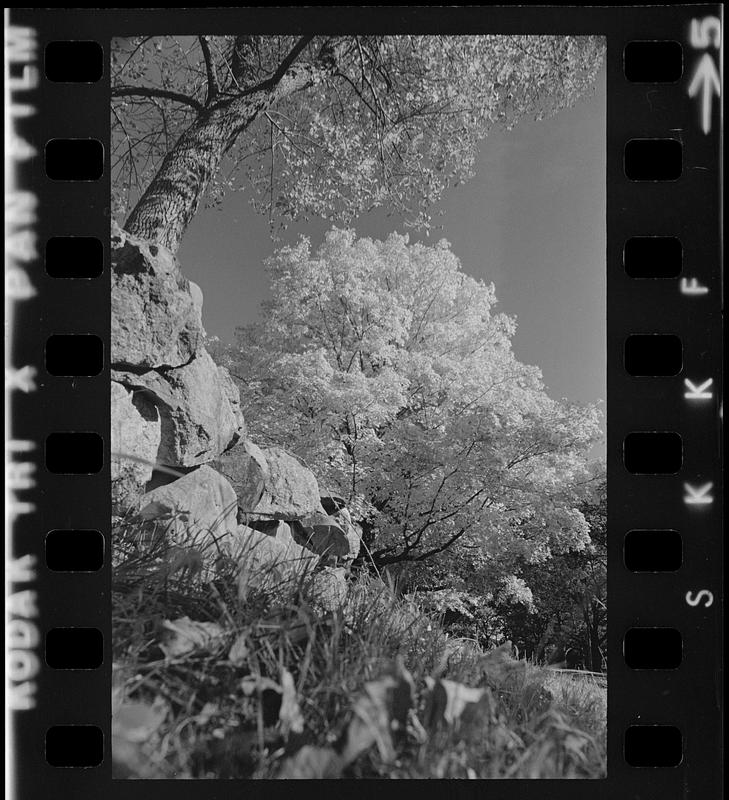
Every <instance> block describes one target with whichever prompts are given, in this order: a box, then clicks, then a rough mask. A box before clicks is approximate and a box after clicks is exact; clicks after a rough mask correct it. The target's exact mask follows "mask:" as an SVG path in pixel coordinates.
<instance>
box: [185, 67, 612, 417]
mask: <svg viewBox="0 0 729 800" xmlns="http://www.w3.org/2000/svg"><path fill="white" fill-rule="evenodd" d="M605 114H606V88H605V68H604V66H603V69H602V70H601V72H600V75H599V77H598V81H597V84H596V87H595V90H594V93H593V94H592V96H587V97H584V98H581V99H580V100H579V101H578V102H577V104H576V105H575V106H574V107H573V108H571V109H567V110H565V111H562V112H560V113H559V114H557V115H556V116H555V117H554V118H552V119H549V120H542V121H539V122H536V121H532V120H528V119H525V120H522V121H521V122H519V124H518V125H517V126H516V127H515V128H514V129H513V130H512V131H509V132H494V133H492V134H490V135H489V136H488V137H487V138H486V139H484V140H483V141H482V143H481V146H480V153H479V158H478V160H477V164H476V175H475V177H474V178H472V179H471V180H470V181H469V182H468V183H466V184H464V185H463V186H459V187H454V188H452V189H450V190H449V191H448V193H447V194H446V195H445V196H444V198H443V200H442V201H441V202H440V203H439V204H438V205H437V206H436V207H435V209H434V212H436V213H437V212H439V211H440V210H442V211H443V212H444V214H443V216H442V217H437V218H436V217H435V214H434V218H435V219H436V221H437V223H438V224H439V225H442V230H436V231H434V232H432V233H431V236H430V237H429V239H426V237H425V236H423V235H422V234H418V233H416V232H415V233H414V232H413V231H412V230H411V231H409V233H410V239H411V241H415V240H422V241H425V242H428V241H430V242H432V243H435V242H437V241H438V240H439V239H441V238H446V239H448V241H449V242H450V243H451V249H452V250H453V252H454V253H455V254H456V255H457V256H458V257H459V259H460V261H461V265H462V268H463V269H464V270H465V271H466V272H467V273H469V274H470V275H472V276H474V277H475V278H480V279H483V280H484V281H485V282H487V283H491V282H493V283H494V285H495V287H496V296H497V298H498V300H499V305H498V306H497V311H499V310H500V311H502V312H505V313H507V314H509V315H515V316H516V317H517V321H518V329H517V333H516V336H515V338H514V352H515V354H516V356H517V358H518V359H519V360H520V361H522V362H524V363H527V364H533V365H536V366H538V367H540V368H541V370H542V373H543V376H544V381H545V386H546V389H547V391H548V393H549V394H550V396H552V397H553V398H555V399H561V398H563V397H565V398H568V399H569V400H573V401H580V402H594V401H596V400H598V399H604V398H605V385H606V352H605V350H606V316H605V315H606V298H605V294H606V288H605V287H606V260H605V258H606V257H605V248H606V216H605V215H606V210H605V186H606V173H605V150H606V133H605ZM329 227H330V224H329V223H325V222H323V221H312V222H308V223H306V224H302V225H292V226H290V227H289V228H288V229H287V230H286V231H284V232H283V233H282V239H281V241H280V242H279V243H278V244H276V243H274V242H273V241H272V240H271V237H270V233H269V227H268V222H267V220H266V218H265V217H264V216H261V215H258V214H256V213H255V212H254V211H253V209H252V208H251V207H250V205H249V204H248V198H247V196H246V194H245V193H244V192H236V193H233V194H230V195H229V196H228V197H227V198H226V200H225V201H224V203H223V204H222V206H221V207H219V208H216V209H206V210H201V211H200V212H198V214H197V216H196V217H195V219H194V220H193V222H192V223H191V225H190V227H189V229H188V231H187V232H186V234H185V238H184V240H183V243H182V246H181V248H180V251H179V258H180V263H181V266H182V271H183V273H184V274H185V276H186V277H188V278H190V279H191V280H193V281H195V282H196V283H198V284H199V285H200V286H201V288H202V290H203V295H204V304H203V323H204V326H205V328H206V330H207V332H208V334H209V335H216V336H219V337H220V338H221V339H222V340H224V341H232V339H233V331H234V329H235V327H236V326H237V325H241V324H245V323H248V322H254V321H255V320H256V318H257V317H258V312H259V307H260V303H261V300H263V299H264V298H265V297H266V296H267V290H268V289H267V277H266V274H265V271H264V268H263V262H264V260H265V258H266V257H267V256H269V255H271V254H272V253H273V252H274V250H275V249H276V247H277V246H280V244H285V243H289V242H292V241H295V240H297V239H298V237H299V235H300V234H301V233H305V234H306V235H307V236H309V237H310V239H311V242H312V249H314V250H315V249H316V248H317V246H318V245H319V243H320V242H321V241H322V238H323V234H324V232H325V231H326V230H327V229H328V228H329ZM352 227H354V228H355V230H356V231H357V234H358V235H359V236H368V237H370V238H376V239H383V238H385V237H386V236H387V235H388V234H389V233H390V232H391V231H393V230H397V231H399V232H404V231H405V228H404V227H403V225H402V220H401V219H400V218H398V217H388V216H387V215H386V213H385V212H384V211H382V210H377V211H375V212H372V213H369V214H367V215H363V216H361V217H360V218H359V219H358V220H357V221H356V222H355V223H354V224H353V225H352Z"/></svg>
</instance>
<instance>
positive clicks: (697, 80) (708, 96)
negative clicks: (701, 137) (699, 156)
mask: <svg viewBox="0 0 729 800" xmlns="http://www.w3.org/2000/svg"><path fill="white" fill-rule="evenodd" d="M699 92H701V130H702V131H703V132H704V133H709V131H710V130H711V102H712V100H713V95H714V92H716V95H717V97H721V81H720V80H719V73H718V72H717V70H716V64H715V63H714V59H713V58H712V57H711V56H710V55H709V54H708V53H704V55H703V56H702V57H701V61H699V65H698V67H696V72H694V77H693V78H692V79H691V83H690V84H689V87H688V93H689V97H696V95H697V94H699Z"/></svg>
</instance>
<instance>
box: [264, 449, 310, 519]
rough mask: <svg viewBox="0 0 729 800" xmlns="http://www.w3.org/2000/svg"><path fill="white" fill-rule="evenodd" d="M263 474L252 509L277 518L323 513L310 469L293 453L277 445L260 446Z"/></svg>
mask: <svg viewBox="0 0 729 800" xmlns="http://www.w3.org/2000/svg"><path fill="white" fill-rule="evenodd" d="M262 452H263V455H264V457H265V459H266V467H267V475H266V480H265V483H264V487H263V494H262V495H261V498H260V500H259V501H258V503H257V504H256V506H255V508H254V509H253V511H254V513H256V514H261V515H263V516H264V517H265V516H269V517H270V516H273V517H278V518H280V519H298V518H301V517H305V516H307V515H309V514H323V513H324V509H323V508H322V507H321V502H320V500H319V484H318V483H317V480H316V478H315V477H314V473H313V472H312V471H311V470H310V469H308V467H306V466H304V464H302V463H301V461H299V459H297V458H296V456H294V455H292V454H291V453H289V452H287V451H286V450H284V449H283V448H281V447H269V448H267V449H266V450H263V451H262Z"/></svg>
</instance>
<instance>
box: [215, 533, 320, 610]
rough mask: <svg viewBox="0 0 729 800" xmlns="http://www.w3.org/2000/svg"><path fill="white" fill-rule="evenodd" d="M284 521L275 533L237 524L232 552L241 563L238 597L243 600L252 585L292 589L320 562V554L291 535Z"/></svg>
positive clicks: (239, 563)
mask: <svg viewBox="0 0 729 800" xmlns="http://www.w3.org/2000/svg"><path fill="white" fill-rule="evenodd" d="M287 527H288V526H286V525H285V523H281V527H280V529H278V530H277V532H276V534H275V535H269V534H266V533H262V532H261V531H257V530H253V528H249V527H247V526H246V525H240V526H238V529H237V531H236V533H235V535H234V536H233V537H232V538H231V539H230V540H229V544H228V546H229V548H230V555H231V556H232V557H233V558H235V560H236V562H237V564H238V578H237V584H238V597H239V599H240V600H241V601H242V602H245V600H246V599H247V598H248V595H249V593H250V591H251V589H258V590H264V591H275V590H279V591H281V592H282V593H283V592H284V591H286V590H287V589H288V590H291V591H293V590H294V589H295V588H296V587H297V586H298V585H299V583H300V582H301V581H303V580H305V579H306V576H307V575H308V574H309V573H311V572H312V571H313V570H314V568H315V567H316V565H317V563H318V558H317V557H316V556H315V555H313V554H312V553H311V552H309V551H308V550H306V549H305V548H303V547H300V546H299V545H298V544H296V542H295V541H294V540H293V538H292V537H291V534H290V531H287V530H286V529H287Z"/></svg>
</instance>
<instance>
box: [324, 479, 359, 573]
mask: <svg viewBox="0 0 729 800" xmlns="http://www.w3.org/2000/svg"><path fill="white" fill-rule="evenodd" d="M320 500H321V504H322V507H323V508H324V511H325V512H326V513H327V514H328V515H329V516H330V517H332V518H333V519H334V520H335V522H336V524H337V525H338V526H339V527H340V528H341V529H342V531H343V532H344V536H345V538H346V539H347V551H346V552H345V553H343V554H342V555H341V556H339V557H340V558H343V559H345V560H349V561H354V559H355V558H357V556H358V555H359V549H360V546H361V544H362V529H361V528H360V527H359V526H358V525H356V524H355V523H354V522H352V517H351V516H350V514H349V510H348V509H347V508H346V505H347V501H346V500H345V499H344V498H343V497H340V496H339V495H337V494H332V493H330V494H326V495H322V496H321V498H320Z"/></svg>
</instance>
